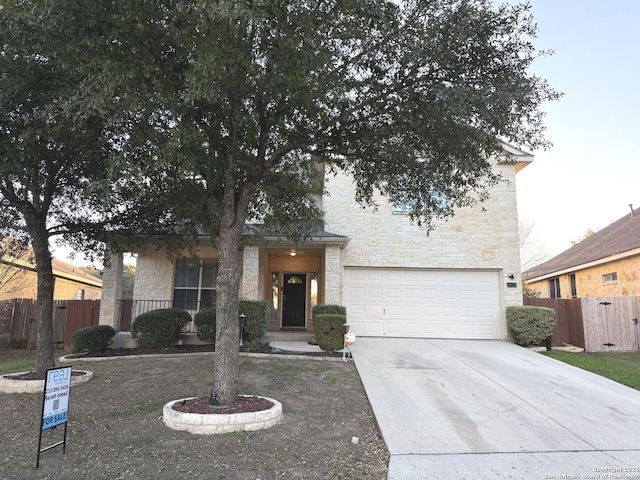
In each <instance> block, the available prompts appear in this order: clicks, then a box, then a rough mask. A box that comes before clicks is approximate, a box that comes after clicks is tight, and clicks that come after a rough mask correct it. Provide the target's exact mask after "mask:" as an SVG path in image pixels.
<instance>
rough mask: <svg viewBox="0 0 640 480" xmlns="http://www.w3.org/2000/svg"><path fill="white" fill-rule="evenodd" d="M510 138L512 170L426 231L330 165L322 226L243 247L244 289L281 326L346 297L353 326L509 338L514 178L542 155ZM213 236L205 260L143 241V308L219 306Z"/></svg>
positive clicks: (112, 300) (137, 301)
mask: <svg viewBox="0 0 640 480" xmlns="http://www.w3.org/2000/svg"><path fill="white" fill-rule="evenodd" d="M504 148H505V152H504V153H505V156H503V157H499V158H497V159H495V160H494V162H493V164H494V168H495V169H496V170H497V171H498V172H500V174H501V175H502V178H503V180H502V181H501V182H500V183H499V184H498V185H496V186H495V187H494V188H493V190H492V192H491V197H490V198H489V200H487V201H486V202H484V203H483V204H481V205H477V206H475V207H470V208H462V209H458V210H457V211H456V213H455V216H454V217H453V218H450V219H449V220H447V221H441V222H438V223H437V224H436V227H435V229H434V230H433V231H431V232H430V233H429V234H427V232H426V231H425V229H424V228H422V227H418V226H417V225H415V224H413V223H412V222H411V221H410V220H409V217H408V216H407V214H406V213H404V212H403V211H402V208H398V207H397V206H394V205H392V204H391V203H389V202H388V201H387V200H386V199H385V198H383V197H382V196H380V197H379V198H377V203H378V208H377V209H374V208H364V209H363V208H362V206H361V205H359V204H358V203H357V202H356V200H355V195H354V184H353V181H352V180H351V179H350V178H349V177H348V176H347V175H345V174H338V175H336V176H334V175H325V187H326V188H325V192H326V193H324V194H323V195H322V198H321V199H320V202H321V207H322V210H323V211H324V227H323V228H321V229H319V230H318V231H317V232H316V234H315V235H314V236H313V238H311V239H310V240H308V241H307V242H306V243H305V244H304V245H301V246H296V245H295V244H293V243H292V242H287V241H275V240H274V241H272V242H269V243H268V244H267V245H266V246H249V247H246V248H245V249H244V253H243V260H242V262H243V273H242V281H241V292H240V294H241V297H242V298H246V299H259V300H268V301H272V302H273V306H274V311H275V314H274V317H273V319H272V322H271V325H270V327H269V330H274V331H275V330H301V331H312V330H313V325H312V320H311V308H312V307H313V305H316V304H342V305H345V306H346V308H347V314H348V323H349V325H350V326H351V332H353V333H355V334H356V335H363V336H387V337H424V338H428V337H431V338H466V339H503V338H505V337H506V335H507V331H506V325H505V314H504V311H505V307H506V306H508V305H521V304H522V288H521V284H520V282H519V278H520V252H519V243H518V217H517V205H516V178H515V177H516V173H517V172H518V171H519V170H520V169H522V168H523V167H525V166H526V165H527V164H528V163H530V162H531V161H532V160H533V157H532V156H531V155H529V154H527V153H525V152H522V151H520V150H517V149H515V148H513V147H511V146H508V145H505V147H504ZM206 241H207V240H206V239H202V242H200V243H199V246H198V248H197V255H198V258H197V259H193V258H177V259H171V258H169V257H168V256H167V255H166V254H165V253H163V252H162V251H158V250H157V249H156V248H155V246H149V247H148V248H143V249H140V250H138V251H137V252H136V254H137V268H136V279H135V287H134V300H133V301H134V308H138V309H140V308H144V309H145V310H147V309H150V308H159V307H166V306H182V307H183V308H186V309H188V310H197V309H198V308H202V307H204V306H209V305H212V304H213V302H214V301H215V276H216V266H217V252H216V250H215V249H214V248H213V247H212V246H208V245H207V244H206ZM120 270H121V259H120V258H118V257H117V256H116V257H114V258H113V259H112V267H110V268H109V269H107V270H106V271H105V273H104V276H103V289H102V311H101V319H100V323H102V324H111V325H114V326H116V327H117V326H118V319H119V316H120V315H121V312H120V311H119V310H120V308H119V303H118V301H119V293H118V289H119V288H121V287H120V285H121V275H120V273H119V272H120ZM138 312H139V310H138ZM135 314H136V312H134V315H135Z"/></svg>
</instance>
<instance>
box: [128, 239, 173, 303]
mask: <svg viewBox="0 0 640 480" xmlns="http://www.w3.org/2000/svg"><path fill="white" fill-rule="evenodd" d="M173 276H174V267H173V260H171V259H170V258H168V257H167V254H166V253H164V252H161V251H149V250H147V251H141V252H139V253H138V258H137V260H136V281H135V283H134V285H133V298H134V299H135V300H171V299H172V298H173Z"/></svg>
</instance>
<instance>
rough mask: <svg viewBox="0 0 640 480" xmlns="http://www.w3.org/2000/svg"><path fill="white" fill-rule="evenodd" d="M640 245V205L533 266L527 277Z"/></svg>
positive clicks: (567, 267)
mask: <svg viewBox="0 0 640 480" xmlns="http://www.w3.org/2000/svg"><path fill="white" fill-rule="evenodd" d="M638 248H640V208H638V209H636V210H633V211H632V212H631V213H629V214H627V215H625V216H624V217H622V218H620V219H619V220H617V221H615V222H613V223H612V224H611V225H609V226H608V227H606V228H603V229H602V230H600V231H598V232H596V233H594V234H593V235H592V236H590V237H589V238H586V239H584V240H583V241H581V242H580V243H577V244H576V245H574V246H573V247H571V248H570V249H569V250H565V251H564V252H562V253H561V254H559V255H557V256H555V257H553V258H552V259H550V260H547V261H546V262H544V263H541V264H540V265H537V266H535V267H532V268H530V269H529V270H527V271H526V272H524V273H523V277H524V278H525V280H531V279H534V278H538V277H543V276H546V275H550V274H552V273H554V272H560V271H564V270H569V269H572V268H576V269H577V267H580V266H581V265H585V264H587V263H591V262H595V261H598V260H603V259H606V258H608V257H611V256H614V255H619V254H623V253H625V252H630V251H632V250H635V249H638Z"/></svg>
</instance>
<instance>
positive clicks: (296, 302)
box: [282, 273, 307, 327]
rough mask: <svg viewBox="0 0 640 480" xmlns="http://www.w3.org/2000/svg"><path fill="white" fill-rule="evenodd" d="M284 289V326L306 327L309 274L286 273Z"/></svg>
mask: <svg viewBox="0 0 640 480" xmlns="http://www.w3.org/2000/svg"><path fill="white" fill-rule="evenodd" d="M283 282H284V285H283V287H282V326H283V327H304V326H305V323H306V322H305V316H306V315H305V312H306V310H307V309H306V306H307V301H306V300H307V274H306V273H285V274H284V278H283Z"/></svg>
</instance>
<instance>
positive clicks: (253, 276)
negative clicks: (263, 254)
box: [240, 247, 262, 300]
mask: <svg viewBox="0 0 640 480" xmlns="http://www.w3.org/2000/svg"><path fill="white" fill-rule="evenodd" d="M259 285H260V249H259V248H258V247H245V249H244V253H243V256H242V280H241V283H240V296H241V297H242V298H246V299H247V300H262V296H261V295H258V293H259Z"/></svg>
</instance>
